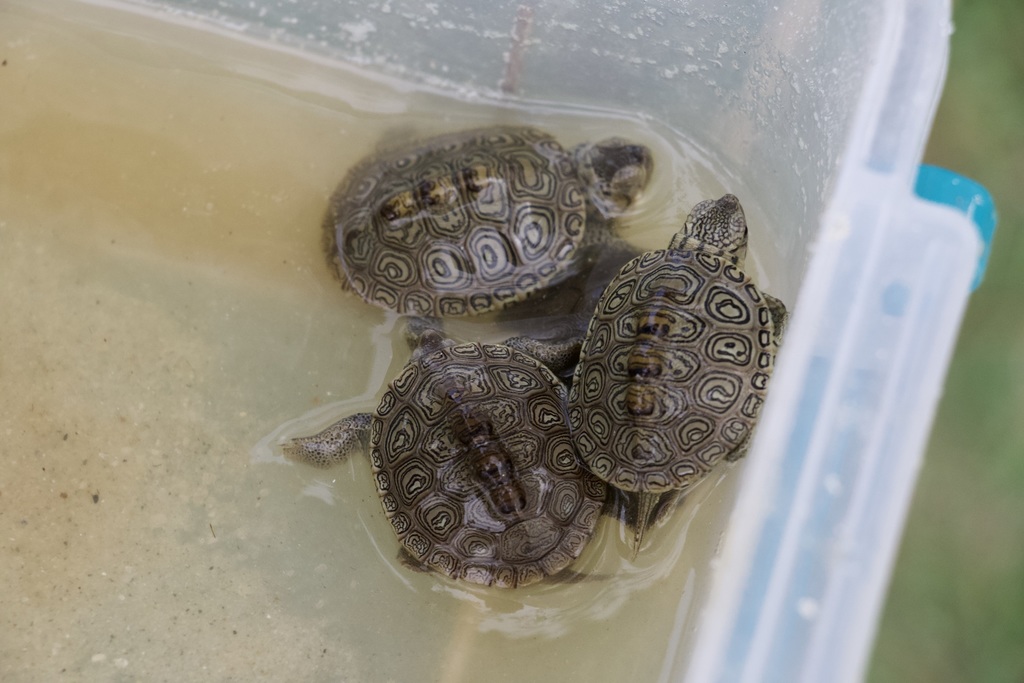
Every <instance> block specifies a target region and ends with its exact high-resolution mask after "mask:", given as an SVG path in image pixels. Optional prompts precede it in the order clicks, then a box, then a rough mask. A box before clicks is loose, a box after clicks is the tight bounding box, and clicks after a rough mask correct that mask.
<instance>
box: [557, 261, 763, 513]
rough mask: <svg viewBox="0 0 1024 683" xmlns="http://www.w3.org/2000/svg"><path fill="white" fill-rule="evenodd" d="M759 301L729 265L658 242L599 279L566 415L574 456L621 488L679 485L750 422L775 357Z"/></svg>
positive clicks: (733, 445)
mask: <svg viewBox="0 0 1024 683" xmlns="http://www.w3.org/2000/svg"><path fill="white" fill-rule="evenodd" d="M771 325H772V323H771V316H770V313H769V309H768V307H767V305H766V303H765V301H764V298H763V297H762V295H761V293H760V292H759V290H758V289H757V287H756V286H755V285H754V284H753V283H752V282H751V280H750V278H749V277H748V276H747V275H746V274H745V273H744V272H743V270H741V269H740V268H739V267H738V266H736V265H735V264H733V263H732V262H731V261H729V260H728V259H725V258H721V257H719V256H717V255H715V254H712V253H706V252H702V251H697V252H694V251H680V250H657V251H652V252H648V253H645V254H643V255H641V256H639V257H637V258H636V259H633V260H632V261H630V262H629V263H627V264H626V265H625V266H623V268H622V270H621V271H620V272H619V274H618V275H617V276H616V278H615V279H614V280H613V281H612V283H611V284H610V285H609V286H608V288H607V290H606V291H605V293H604V295H603V296H602V298H601V300H600V302H599V303H598V306H597V310H596V312H595V315H594V317H593V319H592V320H591V322H590V326H589V328H588V330H587V335H586V338H585V340H584V342H583V353H582V355H581V358H580V363H579V365H578V366H577V368H576V373H575V376H574V379H573V385H572V390H571V392H570V399H569V402H570V410H569V419H570V423H571V425H572V428H573V431H574V434H575V436H576V444H577V448H578V449H579V452H580V457H581V458H582V459H583V461H584V463H585V464H586V465H587V466H588V467H589V468H590V469H591V471H593V472H594V473H595V474H596V475H597V476H599V477H601V478H602V479H604V480H605V481H607V482H608V483H610V484H612V485H613V486H616V487H618V488H620V489H623V490H627V491H647V492H652V493H659V492H663V491H667V490H670V489H684V488H686V487H687V486H689V485H691V484H692V483H695V482H696V481H697V480H699V479H700V478H702V477H703V476H704V475H705V474H706V473H707V472H708V471H709V470H710V469H711V468H712V467H713V466H714V465H715V464H716V463H717V462H718V461H719V460H721V459H722V458H723V457H726V456H728V455H730V454H731V453H733V452H734V451H735V450H736V449H737V448H738V447H739V446H740V445H741V444H743V443H744V442H745V441H746V440H747V438H748V436H749V435H750V433H751V431H752V430H753V427H754V424H755V421H756V418H757V415H758V412H759V410H760V407H761V403H762V401H763V399H764V396H765V392H766V389H767V383H768V379H769V377H770V375H771V371H772V367H773V364H774V361H775V352H776V342H775V339H774V336H773V334H772V326H771Z"/></svg>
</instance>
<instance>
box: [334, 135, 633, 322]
mask: <svg viewBox="0 0 1024 683" xmlns="http://www.w3.org/2000/svg"><path fill="white" fill-rule="evenodd" d="M651 166H652V162H651V155H650V152H649V150H648V149H647V148H646V147H643V146H641V145H634V144H629V143H627V142H625V141H623V140H621V139H618V138H612V139H609V140H605V141H603V142H599V143H596V144H584V145H580V146H579V147H576V148H574V149H572V150H569V151H567V150H565V149H563V148H562V146H561V145H560V144H559V143H558V142H557V141H556V140H555V139H554V138H552V137H551V136H550V135H548V134H547V133H544V132H541V131H538V130H534V129H532V128H521V127H509V126H499V127H491V128H482V129H477V130H470V131H463V132H459V133H452V134H448V135H442V136H439V137H434V138H431V139H428V140H426V141H424V142H423V143H422V144H420V145H418V146H417V147H415V148H413V149H412V150H408V149H406V150H402V151H397V152H391V153H384V154H380V155H377V156H373V157H370V158H368V159H366V160H364V161H362V162H361V163H359V164H358V165H357V166H355V167H354V168H353V169H352V170H351V171H349V173H348V175H347V176H346V177H345V179H344V180H343V181H342V182H341V184H340V185H339V186H338V189H337V190H336V191H335V193H334V195H333V196H332V198H331V201H330V208H329V211H328V216H327V219H326V220H325V222H324V241H325V246H326V250H327V253H328V257H329V258H330V259H331V262H332V264H333V265H334V267H335V270H336V271H337V273H338V275H339V277H340V279H341V280H342V282H343V283H344V285H345V287H346V288H348V289H351V290H353V291H355V292H356V293H357V294H359V296H361V297H362V298H363V299H365V300H366V301H368V302H370V303H372V304H376V305H378V306H381V307H383V308H386V309H389V310H392V311H396V312H398V313H402V314H409V315H420V316H457V315H471V314H477V313H483V312H485V311H491V310H497V309H500V308H504V307H505V306H508V305H509V304H511V303H514V302H516V301H521V300H523V299H525V298H526V297H527V296H529V295H530V294H531V293H533V292H535V291H537V290H539V289H541V288H543V287H546V286H548V285H550V284H553V283H554V282H557V281H558V279H559V276H560V274H561V273H562V272H563V271H564V270H565V269H566V268H567V265H568V264H570V263H571V262H572V259H573V257H574V255H575V253H576V251H577V249H578V248H579V247H580V246H581V245H582V244H583V243H584V240H588V241H590V240H595V239H601V235H603V234H605V233H607V231H608V226H609V223H610V220H611V219H612V218H614V217H615V216H619V215H621V214H622V213H623V212H624V211H625V210H626V209H627V208H628V207H629V205H630V204H631V203H632V202H633V200H634V199H635V198H636V196H637V195H638V194H639V192H640V191H641V190H642V189H643V187H644V186H645V185H646V184H647V179H648V176H649V175H650V172H651Z"/></svg>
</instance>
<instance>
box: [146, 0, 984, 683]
mask: <svg viewBox="0 0 1024 683" xmlns="http://www.w3.org/2000/svg"><path fill="white" fill-rule="evenodd" d="M146 4H148V5H149V6H151V7H156V8H158V9H159V10H161V11H165V12H170V13H173V14H184V15H187V16H189V17H192V18H200V19H203V20H208V21H211V22H215V23H217V24H219V25H221V26H226V27H229V28H231V29H234V30H237V31H240V32H242V33H244V34H246V35H248V36H253V37H256V38H269V39H272V40H275V41H277V42H279V43H283V44H286V45H290V46H293V47H298V48H299V49H302V50H305V51H309V52H316V53H326V54H330V55H332V56H337V57H342V58H344V59H346V60H348V61H351V62H353V63H356V64H359V65H362V66H365V67H366V68H370V69H379V70H382V71H385V72H388V73H390V74H397V75H399V76H401V77H404V78H408V79H410V80H412V81H418V82H425V83H428V84H432V85H435V86H437V87H439V88H442V89H452V90H457V91H459V92H461V93H462V94H463V95H466V96H470V97H478V96H497V95H498V94H499V90H500V87H501V84H502V78H503V77H506V73H507V70H506V64H507V61H508V58H509V40H508V38H509V36H510V35H511V34H513V33H514V32H516V31H519V32H521V34H522V35H521V38H522V39H523V41H522V48H523V49H522V51H521V55H520V57H521V60H522V61H521V64H520V65H519V67H520V70H519V76H518V81H517V84H516V86H517V93H518V96H519V97H520V98H521V99H524V100H536V101H557V102H562V103H568V104H572V105H576V106H581V107H595V108H605V109H607V108H612V109H619V110H624V111H629V112H634V113H637V114H640V115H642V116H644V117H650V118H651V119H654V120H657V121H659V122H660V123H662V124H664V125H666V126H669V127H671V128H673V129H676V130H679V131H685V135H686V137H687V138H689V139H690V140H693V141H695V142H696V143H697V144H698V145H700V146H702V147H704V148H705V149H708V150H713V153H714V154H715V156H716V158H718V159H719V160H721V161H722V162H723V165H724V167H727V168H730V169H742V178H741V181H742V183H743V185H744V188H745V191H746V192H747V193H749V195H750V196H751V197H752V199H753V201H754V203H756V204H757V205H758V206H759V207H760V209H761V211H762V213H763V214H764V216H765V218H766V223H767V224H768V225H770V226H771V229H772V230H773V232H772V235H771V239H772V241H773V244H774V246H775V248H776V251H777V252H778V254H779V256H780V258H781V262H783V263H786V264H787V270H786V271H785V272H783V273H775V274H773V275H774V282H776V283H777V285H776V287H775V288H774V289H775V291H774V293H775V294H777V295H779V296H781V297H782V298H784V299H785V300H787V301H790V302H793V305H792V306H791V309H792V310H793V311H794V316H793V318H792V321H791V324H790V327H789V330H788V333H787V337H786V341H785V344H784V346H783V349H782V352H781V356H780V359H779V363H778V369H777V372H776V375H775V378H774V379H773V386H772V389H771V392H770V397H769V399H768V402H767V404H766V406H765V409H764V413H763V416H762V420H761V424H760V428H759V430H758V432H757V437H756V441H755V443H754V446H753V449H752V451H751V452H750V454H749V457H748V458H747V461H746V463H745V465H744V469H743V470H742V473H741V476H742V481H741V484H740V486H739V487H738V493H737V495H736V500H735V504H734V507H733V512H732V515H731V520H730V521H728V523H727V524H726V525H725V526H724V528H725V530H726V532H725V534H724V537H723V541H722V545H721V549H720V555H719V556H718V557H717V559H716V560H715V562H716V567H717V573H716V575H715V578H714V588H713V590H712V592H711V594H710V595H707V596H704V600H705V602H704V605H703V608H702V610H703V617H702V619H701V622H700V626H699V628H697V629H695V630H689V629H681V632H679V633H677V634H675V635H673V636H672V638H673V643H672V644H671V646H670V647H669V648H668V651H667V652H666V653H664V656H666V657H667V659H666V665H665V668H664V670H663V674H662V678H663V680H666V681H668V680H671V681H684V680H685V681H690V682H704V681H787V682H794V681H855V680H859V679H860V678H861V677H862V675H863V671H864V666H865V662H866V658H867V654H868V652H869V649H870V645H871V641H872V637H873V634H874V631H875V624H876V620H877V617H878V613H879V608H880V605H881V603H882V599H883V596H884V592H885V587H886V584H887V580H888V577H889V574H890V570H891V565H892V562H893V558H894V553H895V549H896V547H897V542H898V539H899V536H900V532H901V529H902V527H903V522H904V517H905V514H906V509H907V506H908V503H909V500H910V495H911V491H912V488H913V484H914V481H915V478H916V476H917V472H918V468H919V464H920V459H921V454H922V451H923V448H924V444H925V439H926V438H927V435H928V432H929V427H930V424H931V420H932V416H933V411H934V408H935V404H936V401H937V398H938V395H939V392H940V390H941V386H942V380H943V377H944V374H945V370H946V366H947V364H948V361H949V356H950V353H951V350H952V346H953V341H954V338H955V335H956V331H957V328H958V326H959V323H960V319H961V314H962V312H963V309H964V304H965V302H966V300H967V297H968V294H969V291H970V286H971V282H972V278H974V276H975V269H976V265H977V263H978V257H979V254H980V253H981V249H982V247H981V240H980V239H979V237H978V235H977V234H976V231H975V230H974V228H973V225H972V222H971V220H970V218H969V216H967V215H965V214H964V213H963V212H960V211H957V210H956V209H954V208H950V207H947V206H942V205H939V204H937V203H933V202H930V201H926V200H924V199H922V198H920V197H918V196H917V195H915V193H914V189H913V188H914V182H915V179H916V177H917V172H918V164H919V163H920V159H921V156H922V150H923V146H924V142H925V140H926V138H927V136H928V132H929V128H930V124H931V119H932V116H933V114H934V111H935V108H936V105H937V101H938V96H939V93H940V90H941V87H942V82H943V77H944V71H945V65H946V60H947V50H948V38H949V33H950V4H949V3H948V2H942V1H939V2H935V1H933V0H885V1H883V0H870V1H868V2H854V1H851V0H831V1H825V2H804V1H802V0H793V1H783V2H768V1H756V0H743V1H728V0H703V1H700V0H694V1H690V2H656V3H650V2H646V3H642V2H633V3H618V2H617V3H610V2H609V3H605V2H586V1H583V0H576V1H569V2H566V1H561V2H545V1H543V0H538V1H537V2H530V3H526V2H524V3H522V4H521V5H520V4H517V3H515V2H501V3H479V6H472V5H471V4H468V3H457V4H456V3H421V2H409V1H407V0H385V1H383V2H377V3H369V4H367V3H364V2H363V1H362V0H358V1H356V0H348V1H338V2H332V3H290V2H288V3H285V2H280V3H262V2H250V1H249V0H221V1H219V2H212V1H210V0H193V1H189V0H165V1H163V2H159V3H146ZM517 26H518V28H517ZM527 33H528V35H527ZM516 59H519V57H516ZM672 599H674V598H672ZM651 654H652V655H657V654H659V653H651Z"/></svg>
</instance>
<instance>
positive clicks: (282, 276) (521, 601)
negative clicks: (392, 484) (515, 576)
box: [0, 0, 770, 683]
mask: <svg viewBox="0 0 1024 683" xmlns="http://www.w3.org/2000/svg"><path fill="white" fill-rule="evenodd" d="M0 59H2V60H3V62H4V64H3V66H2V67H0V312H2V316H3V324H2V326H0V388H2V393H0V439H2V441H0V526H2V528H3V533H2V535H0V546H2V551H3V561H2V562H0V584H2V585H3V586H4V590H3V592H2V596H0V679H2V680H4V681H21V680H58V679H59V678H60V676H61V675H63V676H65V677H66V678H67V680H74V679H78V678H82V677H88V678H90V679H91V680H121V679H124V680H235V679H238V680H241V679H245V680H252V679H253V678H257V679H267V680H286V679H292V680H309V681H314V680H323V681H337V680H352V681H414V680H415V681H432V680H436V681H479V680H488V681H490V682H492V683H500V682H501V681H513V680H514V681H524V680H561V681H591V680H635V681H643V680H656V679H657V678H658V676H659V675H660V673H661V672H662V670H663V666H664V660H665V657H666V656H667V655H669V654H671V653H672V652H673V651H674V650H675V648H676V647H677V644H678V643H680V642H683V643H684V644H683V646H682V647H683V651H684V652H685V642H687V641H686V640H685V637H686V636H688V635H690V634H692V630H693V629H694V628H696V627H697V622H696V620H695V615H696V612H697V610H698V608H699V606H700V604H701V600H702V596H703V595H704V593H705V591H706V590H707V588H708V585H709V578H710V563H711V561H712V558H713V556H714V554H715V551H716V548H717V545H718V543H719V540H720V536H721V533H722V530H723V528H724V525H725V520H726V518H727V514H728V509H729V505H730V504H731V501H732V497H733V495H734V488H735V484H736V479H737V477H736V476H735V475H736V470H735V469H732V470H730V469H729V468H728V467H723V468H722V469H721V470H720V472H718V473H716V475H714V476H712V477H711V478H710V479H709V480H707V481H705V482H704V483H703V484H702V485H700V486H699V487H698V488H697V489H696V490H695V491H694V492H693V493H692V494H691V495H690V496H688V498H687V499H686V502H685V503H684V505H683V506H682V507H681V508H680V509H679V510H678V511H677V512H676V514H675V515H674V516H672V517H671V519H670V520H669V521H668V522H667V523H666V524H665V525H664V526H662V527H660V528H658V529H656V530H654V531H652V532H651V534H650V538H649V543H650V546H649V547H648V548H646V549H645V551H644V552H643V553H641V555H640V556H639V557H638V558H637V559H635V560H633V559H631V557H630V552H629V550H628V547H627V545H626V543H625V540H624V538H623V537H622V535H621V532H620V529H619V528H618V526H617V525H616V524H615V523H614V522H612V521H611V520H604V521H603V522H602V523H601V526H600V527H599V529H598V534H597V537H596V538H595V541H594V542H593V543H592V544H591V545H590V546H588V548H587V549H586V550H585V551H584V554H583V556H582V557H581V559H580V560H579V561H578V562H577V563H576V564H575V565H573V568H574V569H575V570H576V571H577V572H580V573H582V574H584V575H585V576H586V578H585V579H584V580H582V581H578V582H574V583H561V584H560V583H554V582H545V583H542V584H539V585H535V586H531V587H527V588H523V589H517V590H511V591H509V590H505V591H503V590H499V589H485V588H480V587H477V586H471V585H467V584H462V583H457V582H453V581H450V580H448V579H445V578H442V577H439V576H438V575H436V574H424V573H416V572H413V571H410V570H409V569H407V568H406V567H404V566H402V565H401V564H400V563H398V562H397V560H396V555H397V551H398V542H397V540H396V538H395V536H394V534H393V532H392V530H391V527H390V525H389V523H388V522H387V520H386V519H385V517H384V514H383V512H382V510H381V507H380V504H379V502H378V499H377V495H376V492H375V490H374V487H373V482H372V479H371V475H370V465H369V462H368V460H367V459H366V458H364V457H355V458H352V459H351V460H350V461H349V462H347V463H346V464H344V465H342V466H340V467H338V468H336V469H335V470H332V471H327V472H324V471H319V470H314V469H311V468H307V467H304V466H301V465H293V464H290V463H287V462H285V461H283V459H282V458H281V456H280V448H279V444H280V442H281V440H283V439H284V438H286V437H288V436H295V435H297V434H302V433H308V432H309V431H312V430H315V429H317V428H319V427H321V426H323V425H325V424H327V423H329V422H331V421H333V420H334V419H337V418H338V417H341V416H343V415H345V414H348V413H350V412H354V411H357V410H367V409H371V408H372V407H373V406H374V405H375V398H376V397H377V396H378V395H379V393H380V391H381V390H382V388H383V386H384V385H385V384H386V382H387V381H388V379H389V378H390V377H392V376H393V375H394V374H395V373H396V372H397V370H398V369H399V368H400V367H401V366H402V364H404V363H405V361H406V359H407V358H408V353H409V351H408V349H407V348H406V347H405V345H404V342H403V341H402V337H401V326H400V324H399V323H398V321H397V319H396V318H395V316H392V315H389V314H386V313H384V312H382V311H380V310H378V309H376V308H373V307H371V306H369V305H367V304H365V303H363V302H362V301H361V300H359V299H358V298H357V297H355V296H353V295H350V294H347V293H344V292H342V291H340V290H339V287H338V284H337V282H336V281H335V280H334V279H333V278H332V276H331V274H330V273H329V271H328V269H327V267H326V264H325V258H324V255H323V254H322V253H321V247H320V227H319V226H320V222H321V219H322V216H323V213H324V210H325V207H326V203H327V198H328V197H329V195H330V193H331V192H332V190H333V189H334V187H335V186H336V185H337V183H338V181H339V180H340V179H341V178H342V176H343V175H344V174H345V172H346V170H347V169H348V168H349V167H350V166H352V165H353V164H354V163H355V162H356V161H357V160H359V159H360V158H362V157H363V156H365V155H367V154H369V153H372V151H373V150H374V149H375V148H377V147H379V146H380V145H382V144H387V145H394V144H396V142H397V141H401V140H405V139H408V140H413V139H416V138H417V137H420V136H424V135H428V134H433V133H438V132H442V131H453V130H459V129H463V128H469V127H475V126H481V125H489V124H494V123H528V124H530V125H535V126H538V127H542V128H544V129H546V130H548V131H550V132H552V133H553V134H555V135H556V136H557V137H558V138H559V139H560V140H561V141H562V142H563V143H564V144H565V145H566V146H571V145H575V144H578V143H580V142H583V141H586V140H596V139H600V138H602V137H608V136H610V135H620V136H625V137H629V138H632V139H635V140H638V141H641V142H643V143H645V144H647V145H649V146H650V147H651V148H652V149H653V150H654V155H655V175H654V179H653V181H652V185H651V187H650V188H649V190H648V192H647V193H646V195H645V197H644V199H643V201H642V202H640V204H639V205H638V206H637V207H636V209H635V210H634V211H632V212H631V214H630V215H629V216H628V218H627V219H626V220H624V221H623V222H622V223H621V230H620V232H621V234H622V235H624V236H625V237H626V238H627V239H628V240H629V241H630V242H632V243H633V244H635V245H637V246H638V247H643V248H654V247H660V246H663V245H665V244H667V242H668V239H669V237H670V235H671V234H672V232H674V230H675V229H677V228H678V227H679V226H680V225H681V224H682V222H683V219H684V218H685V215H686V213H687V212H688V210H689V208H690V207H691V206H692V205H693V203H695V202H696V201H698V200H700V199H703V198H706V197H709V196H716V197H717V196H719V195H721V194H722V193H723V192H725V191H726V190H731V191H736V189H735V188H734V187H728V188H727V187H725V185H724V184H723V183H722V181H721V178H722V177H724V175H723V174H722V173H719V172H715V171H713V170H711V169H710V168H709V166H708V162H707V160H706V158H705V157H704V156H702V155H700V154H698V152H697V150H695V149H694V148H693V147H692V146H690V145H688V144H687V143H686V141H685V139H682V138H680V137H678V136H677V135H675V134H672V133H671V132H670V131H667V130H664V129H661V128H659V127H657V126H654V125H652V124H645V123H643V122H641V121H639V120H631V119H625V118H622V117H619V116H614V115H612V114H600V115H599V114H595V113H594V112H574V111H567V110H563V109H558V108H553V107H552V108H543V107H532V108H528V109H527V108H519V109H517V108H513V107H499V106H496V105H494V104H487V103H483V102H467V101H456V100H451V99H446V98H444V97H441V96H439V95H437V94H432V93H428V92H421V91H417V90H415V89H413V88H411V87H409V86H403V85H402V84H399V83H392V82H388V81H386V80H383V79H374V78H371V77H369V76H367V75H365V74H360V73H358V72H354V71H352V70H350V69H347V68H343V67H341V66H339V65H332V64H329V63H326V62H323V61H316V60H307V59H303V58H301V57H299V56H296V55H293V54H289V53H286V52H284V51H281V50H273V49H268V48H264V47H261V46H259V45H258V44H255V43H246V42H241V41H236V40H231V39H228V38H226V37H224V36H220V35H217V34H214V33H210V32H204V31H200V30H197V29H194V28H191V27H188V26H185V25H176V24H172V23H167V22H162V21H159V20H157V19H154V18H150V17H147V16H142V15H139V14H131V13H126V12H122V11H119V10H117V9H112V8H100V7H95V6H91V5H83V4H76V3H65V2H45V3H34V2H28V1H21V0H15V1H13V2H12V1H8V2H5V3H3V4H2V5H0ZM747 208H748V216H751V215H756V208H754V207H747ZM752 229H753V230H756V228H755V227H754V226H753V225H752ZM757 239H758V238H757V236H756V235H755V236H754V240H755V241H754V247H755V249H756V247H757ZM754 270H755V273H756V274H758V276H761V272H762V269H761V267H760V264H756V265H755V268H754ZM761 282H762V284H769V285H770V283H766V282H765V280H764V278H763V277H761ZM453 329H455V330H456V332H460V331H461V332H463V333H472V334H477V333H479V336H484V337H486V336H487V335H488V334H489V332H488V329H487V328H486V327H485V326H482V325H480V324H473V323H461V324H456V325H454V326H453ZM490 334H491V336H494V335H495V334H497V333H496V332H494V331H493V330H492V331H490Z"/></svg>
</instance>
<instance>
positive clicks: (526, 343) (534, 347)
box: [503, 337, 583, 377]
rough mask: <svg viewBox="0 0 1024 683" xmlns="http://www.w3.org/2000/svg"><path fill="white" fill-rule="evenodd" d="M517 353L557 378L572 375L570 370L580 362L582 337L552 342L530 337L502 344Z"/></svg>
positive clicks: (508, 340)
mask: <svg viewBox="0 0 1024 683" xmlns="http://www.w3.org/2000/svg"><path fill="white" fill-rule="evenodd" d="M503 343H504V344H505V346H511V347H512V348H513V349H516V350H517V351H522V352H523V353H525V354H526V355H528V356H530V357H532V358H536V359H537V360H539V361H540V362H541V363H543V364H544V365H546V366H547V367H548V369H549V370H551V372H553V373H555V374H556V375H558V376H559V377H563V376H565V375H566V374H572V372H571V371H572V369H573V368H574V367H575V366H576V363H578V362H579V360H580V347H582V345H583V337H571V338H569V339H556V340H552V341H547V340H540V339H533V338H532V337H511V338H509V339H506V340H505V341H504V342H503Z"/></svg>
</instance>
